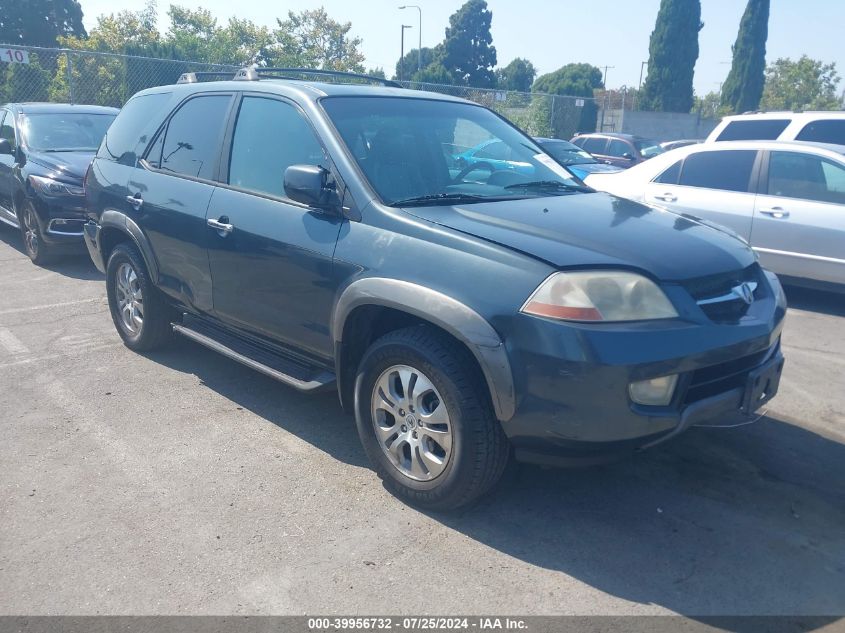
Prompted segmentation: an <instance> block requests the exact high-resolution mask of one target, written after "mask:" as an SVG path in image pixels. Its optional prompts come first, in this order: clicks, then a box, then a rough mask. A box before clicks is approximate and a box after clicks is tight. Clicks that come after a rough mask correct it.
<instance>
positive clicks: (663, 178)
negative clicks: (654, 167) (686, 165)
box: [654, 160, 683, 185]
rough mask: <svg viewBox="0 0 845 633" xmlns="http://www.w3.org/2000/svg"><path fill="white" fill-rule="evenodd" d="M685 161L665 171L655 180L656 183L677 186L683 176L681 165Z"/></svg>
mask: <svg viewBox="0 0 845 633" xmlns="http://www.w3.org/2000/svg"><path fill="white" fill-rule="evenodd" d="M682 162H683V161H680V160H679V161H678V162H676V163H675V164H674V165H672V166H671V167H670V168H669V169H667V170H666V171H664V172H663V173H662V174H660V175H659V176H658V177H657V178H655V179H654V182H659V183H663V184H665V185H677V184H678V178H679V177H680V175H681V163H682Z"/></svg>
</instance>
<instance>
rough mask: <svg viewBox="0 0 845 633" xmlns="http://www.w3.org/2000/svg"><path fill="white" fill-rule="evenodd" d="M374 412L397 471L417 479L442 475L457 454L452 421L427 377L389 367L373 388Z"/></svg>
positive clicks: (378, 433)
mask: <svg viewBox="0 0 845 633" xmlns="http://www.w3.org/2000/svg"><path fill="white" fill-rule="evenodd" d="M371 414H372V421H373V427H374V429H375V432H376V438H377V439H378V443H379V446H381V449H382V451H384V454H385V455H386V456H387V458H388V459H389V461H390V463H391V464H393V466H394V468H396V469H397V470H398V471H399V472H401V473H402V474H403V475H405V476H406V477H408V478H410V479H413V480H416V481H430V480H432V479H435V478H436V477H438V476H439V475H441V474H442V473H443V471H444V470H445V469H446V466H447V465H448V464H449V458H450V457H451V454H452V445H453V440H454V436H453V430H452V421H451V419H450V416H449V411H448V410H447V408H446V403H445V402H444V401H443V398H442V397H441V396H440V393H439V392H438V391H437V388H436V387H435V386H434V383H432V381H431V380H430V379H429V378H428V376H426V375H425V374H424V373H422V372H421V371H420V370H418V369H415V368H413V367H409V366H407V365H393V366H392V367H389V368H387V369H386V370H384V371H383V372H382V373H381V375H380V376H379V378H378V380H376V382H375V386H374V387H373V395H372V411H371Z"/></svg>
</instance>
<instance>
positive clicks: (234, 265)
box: [205, 94, 344, 360]
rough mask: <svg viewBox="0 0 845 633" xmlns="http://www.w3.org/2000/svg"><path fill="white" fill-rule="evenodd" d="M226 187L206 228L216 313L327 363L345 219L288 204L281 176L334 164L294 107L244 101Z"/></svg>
mask: <svg viewBox="0 0 845 633" xmlns="http://www.w3.org/2000/svg"><path fill="white" fill-rule="evenodd" d="M227 145H228V146H229V149H228V152H227V154H228V155H227V157H226V158H225V159H224V168H223V170H222V177H221V179H222V181H223V182H224V183H226V184H225V185H221V186H220V187H219V188H218V189H216V190H215V191H214V195H213V197H212V199H211V204H210V206H209V208H208V220H209V221H213V222H218V223H220V224H224V225H228V226H229V227H231V228H230V229H229V230H226V231H219V230H217V229H216V228H215V227H214V226H208V227H206V228H205V234H206V239H207V240H208V257H209V261H210V266H211V276H212V279H213V280H214V312H215V314H216V316H217V317H218V318H219V319H221V320H222V321H225V322H227V323H229V324H231V325H233V326H235V327H238V328H241V329H245V330H249V331H251V332H253V333H256V334H259V335H261V336H265V337H268V338H271V339H273V340H274V341H279V342H283V343H286V344H287V345H288V346H290V347H294V348H296V349H297V350H299V351H303V352H306V353H308V354H309V355H311V356H313V357H316V358H319V359H322V360H326V359H328V358H330V357H331V356H332V353H333V350H332V340H331V336H330V331H329V320H330V315H331V309H332V303H333V301H334V296H335V289H336V282H335V280H334V277H333V275H332V258H333V255H334V249H335V244H336V243H337V238H338V234H339V232H340V228H341V226H342V224H343V222H344V220H343V218H342V217H340V216H339V215H338V214H335V213H333V212H327V211H322V210H319V209H312V208H309V207H307V206H305V205H303V204H300V203H298V202H294V201H293V200H290V199H289V198H287V196H286V194H285V190H284V174H285V170H286V169H287V168H288V167H290V166H291V165H297V164H306V165H322V166H323V167H326V168H330V162H329V160H328V157H327V154H326V152H325V150H324V149H323V146H322V144H321V143H320V141H319V139H318V137H317V135H316V133H315V132H314V130H313V128H312V127H311V125H310V122H309V121H308V119H307V117H306V115H305V114H304V113H303V112H302V111H301V110H300V109H299V108H298V107H297V106H296V105H295V104H293V103H292V102H290V101H287V100H285V99H283V98H281V97H276V96H270V95H266V94H245V95H244V96H243V98H242V101H241V103H240V105H239V107H238V114H237V119H236V121H235V125H234V130H233V132H232V133H231V142H228V143H227Z"/></svg>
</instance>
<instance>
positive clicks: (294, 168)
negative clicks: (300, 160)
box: [284, 165, 336, 209]
mask: <svg viewBox="0 0 845 633" xmlns="http://www.w3.org/2000/svg"><path fill="white" fill-rule="evenodd" d="M284 184H285V194H286V195H287V197H288V198H290V199H291V200H295V201H296V202H301V203H302V204H307V205H308V206H309V207H316V208H318V209H326V208H329V207H331V206H333V205H334V204H335V201H336V200H335V189H334V185H333V184H330V183H329V172H328V170H327V169H325V168H323V167H320V166H319V165H291V166H290V167H288V168H287V169H285V180H284Z"/></svg>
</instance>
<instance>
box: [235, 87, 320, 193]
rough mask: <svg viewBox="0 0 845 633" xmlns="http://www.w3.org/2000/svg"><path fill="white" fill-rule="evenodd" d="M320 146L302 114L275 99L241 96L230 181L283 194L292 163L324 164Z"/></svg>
mask: <svg viewBox="0 0 845 633" xmlns="http://www.w3.org/2000/svg"><path fill="white" fill-rule="evenodd" d="M325 163H326V160H325V155H324V153H323V148H322V146H321V145H320V142H319V141H318V140H317V137H316V136H315V135H314V131H313V130H312V129H311V126H310V125H309V124H308V121H306V120H305V117H304V115H303V114H302V113H301V112H300V111H299V110H297V109H296V108H295V107H294V106H292V105H290V104H289V103H285V102H284V101H278V100H276V99H265V98H262V97H244V100H243V102H242V103H241V107H240V112H239V113H238V122H237V124H236V125H235V134H234V137H233V139H232V155H231V158H230V159H229V184H231V185H234V186H235V187H240V188H241V189H249V190H252V191H257V192H260V193H268V194H270V195H273V196H278V197H284V196H285V191H284V175H285V170H286V169H287V168H288V167H290V166H291V165H323V166H325Z"/></svg>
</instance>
